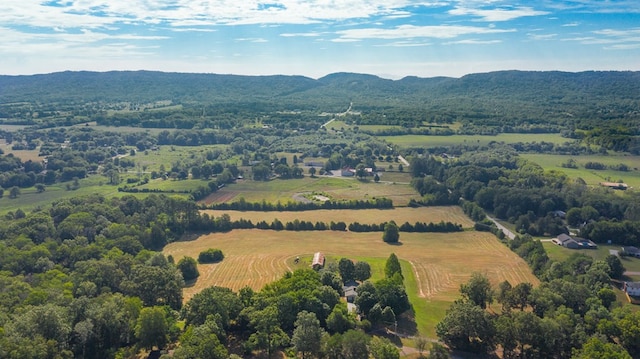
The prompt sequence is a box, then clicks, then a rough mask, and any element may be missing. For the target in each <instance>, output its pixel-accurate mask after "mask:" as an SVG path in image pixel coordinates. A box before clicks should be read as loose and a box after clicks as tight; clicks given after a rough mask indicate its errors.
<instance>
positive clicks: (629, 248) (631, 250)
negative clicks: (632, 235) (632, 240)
mask: <svg viewBox="0 0 640 359" xmlns="http://www.w3.org/2000/svg"><path fill="white" fill-rule="evenodd" d="M622 251H623V252H625V253H640V249H638V248H636V247H633V246H627V247H622Z"/></svg>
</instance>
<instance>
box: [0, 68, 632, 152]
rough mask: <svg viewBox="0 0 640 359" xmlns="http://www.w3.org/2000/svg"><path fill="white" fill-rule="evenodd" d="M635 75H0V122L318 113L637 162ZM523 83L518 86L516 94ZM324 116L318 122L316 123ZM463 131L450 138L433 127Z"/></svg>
mask: <svg viewBox="0 0 640 359" xmlns="http://www.w3.org/2000/svg"><path fill="white" fill-rule="evenodd" d="M639 78H640V74H639V73H637V72H581V73H563V72H520V71H503V72H492V73H486V74H472V75H467V76H464V77H462V78H416V77H407V78H404V79H401V80H396V81H392V80H387V79H382V78H379V77H376V76H371V75H362V74H351V73H337V74H331V75H327V76H325V77H323V78H320V79H317V80H314V79H310V78H306V77H300V76H260V77H255V76H233V75H215V74H177V73H159V72H144V71H140V72H107V73H92V72H64V73H55V74H49V75H34V76H0V88H1V89H2V91H1V92H0V119H2V122H3V123H9V124H23V125H35V126H40V127H51V126H59V125H71V124H77V123H83V122H87V121H97V122H98V123H99V124H104V125H111V126H124V125H126V126H137V127H147V128H151V127H153V128H171V129H173V128H182V129H194V128H195V129H203V128H219V129H225V128H235V127H238V126H247V125H252V124H255V123H256V122H258V123H260V124H261V125H266V126H272V127H276V128H287V129H306V130H309V129H317V128H319V127H320V126H321V125H322V124H323V123H324V122H325V121H326V120H327V117H325V116H326V114H327V113H343V112H345V111H347V110H348V109H349V108H350V103H351V104H352V110H353V111H354V112H345V115H347V116H345V119H346V120H347V121H348V122H350V123H353V124H354V125H365V124H378V125H392V126H398V128H397V129H386V130H383V132H380V133H379V134H390V135H393V134H410V133H414V134H439V135H451V134H454V133H465V134H497V133H503V132H520V133H544V132H554V133H562V134H563V135H564V136H566V137H567V138H580V139H585V140H586V141H589V142H590V143H593V144H598V145H602V146H605V147H606V148H609V149H614V150H624V151H632V152H637V151H638V149H639V148H640V146H639V145H638V143H637V139H635V136H636V135H637V134H638V133H637V131H638V126H637V124H638V121H639V120H640V104H639V103H638V99H637V97H636V96H635V94H637V93H640V85H639V84H640V81H639ZM522 84H526V86H523V85H522ZM321 114H325V116H319V115H321ZM452 122H460V123H462V125H463V126H462V127H461V128H460V129H458V130H456V131H451V130H450V129H447V128H441V127H438V126H435V127H434V126H433V124H447V123H452Z"/></svg>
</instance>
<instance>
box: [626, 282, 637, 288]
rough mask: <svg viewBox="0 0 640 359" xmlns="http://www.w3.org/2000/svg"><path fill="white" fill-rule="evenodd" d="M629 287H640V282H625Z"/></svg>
mask: <svg viewBox="0 0 640 359" xmlns="http://www.w3.org/2000/svg"><path fill="white" fill-rule="evenodd" d="M625 286H626V287H627V289H629V288H631V289H640V282H625Z"/></svg>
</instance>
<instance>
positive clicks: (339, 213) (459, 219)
mask: <svg viewBox="0 0 640 359" xmlns="http://www.w3.org/2000/svg"><path fill="white" fill-rule="evenodd" d="M203 212H204V213H208V214H209V215H210V216H214V217H220V216H221V215H222V214H224V213H226V214H228V215H229V216H231V220H238V219H241V218H242V219H247V220H250V221H251V222H253V223H254V224H255V223H258V222H259V221H266V222H267V223H271V222H273V220H274V219H276V218H277V219H278V220H280V221H281V222H283V223H286V222H292V221H294V220H296V219H298V220H301V221H311V222H314V223H315V222H317V221H320V222H325V223H330V222H331V221H333V222H340V221H342V222H345V223H346V224H347V225H348V224H349V223H353V222H360V223H362V224H373V223H382V222H386V221H391V220H393V221H396V223H397V224H398V225H401V224H403V223H404V222H409V223H411V224H414V223H415V222H425V223H429V222H433V223H438V222H440V221H445V222H452V223H458V224H461V225H462V226H463V227H464V228H470V227H473V221H471V220H470V219H469V217H467V216H466V215H465V214H464V212H462V209H461V208H460V207H458V206H450V207H420V208H410V207H400V208H394V209H358V210H353V209H349V210H329V209H327V210H325V209H322V210H313V211H301V212H300V211H298V212H245V211H222V210H205V211H203Z"/></svg>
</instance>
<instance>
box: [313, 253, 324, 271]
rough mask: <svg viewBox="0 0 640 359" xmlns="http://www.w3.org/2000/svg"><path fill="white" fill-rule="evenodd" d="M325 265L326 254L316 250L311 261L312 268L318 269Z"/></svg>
mask: <svg viewBox="0 0 640 359" xmlns="http://www.w3.org/2000/svg"><path fill="white" fill-rule="evenodd" d="M323 267H324V254H322V253H320V252H316V254H314V255H313V262H311V268H313V269H315V270H318V269H322V268H323Z"/></svg>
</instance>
